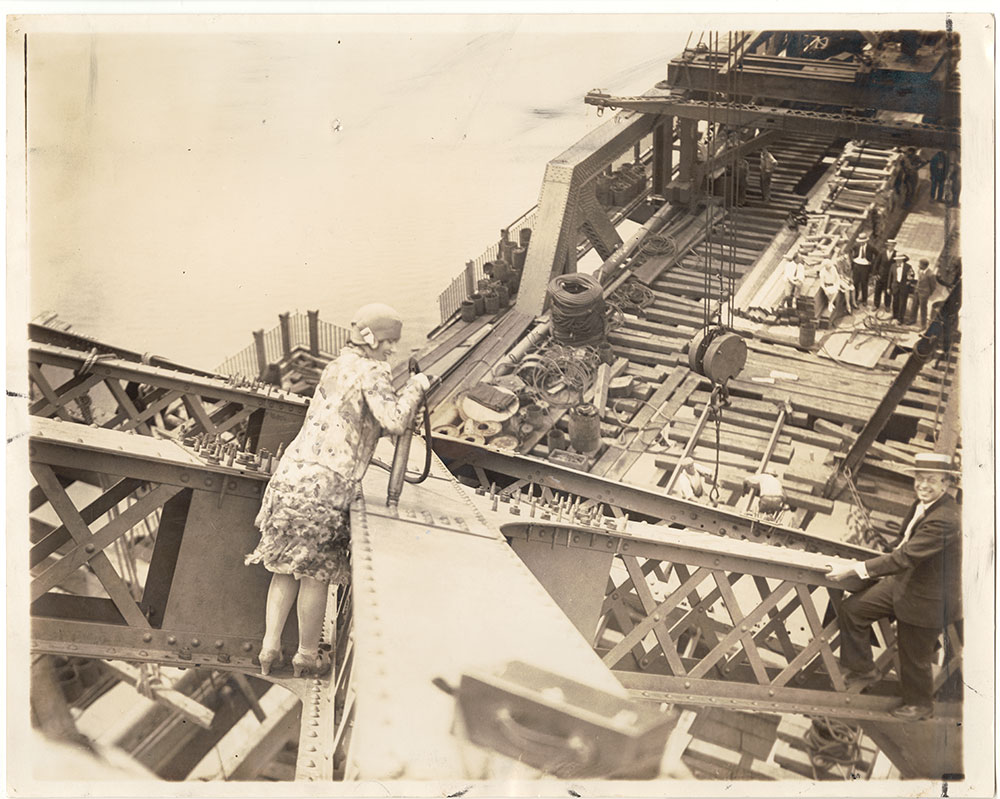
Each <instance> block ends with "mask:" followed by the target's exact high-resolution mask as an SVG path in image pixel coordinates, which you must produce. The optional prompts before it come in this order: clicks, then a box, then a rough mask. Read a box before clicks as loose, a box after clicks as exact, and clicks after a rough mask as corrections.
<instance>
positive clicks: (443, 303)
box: [438, 147, 679, 325]
mask: <svg viewBox="0 0 1000 799" xmlns="http://www.w3.org/2000/svg"><path fill="white" fill-rule="evenodd" d="M623 154H624V151H623ZM618 157H619V158H620V157H621V155H619V156H618ZM652 157H653V148H652V147H647V148H645V149H644V150H643V151H642V153H641V155H640V157H639V161H640V163H642V164H644V165H645V164H648V163H649V162H650V161H651V160H652ZM616 160H617V159H616ZM678 171H679V166H675V167H674V170H673V175H674V176H676V175H677V173H678ZM646 194H648V191H643V192H640V194H639V198H637V199H636V200H634V201H633V202H632V203H629V204H628V205H627V206H626V208H625V209H619V210H618V211H617V213H615V214H614V215H613V216H612V224H615V225H617V224H618V222H620V221H621V220H622V219H623V218H624V216H625V215H626V214H627V213H628V212H629V211H631V209H632V207H634V205H635V204H637V203H638V201H639V199H641V198H642V197H644V196H646ZM537 216H538V205H537V204H536V205H534V206H532V207H531V208H529V209H528V210H527V211H525V212H524V213H523V214H521V216H519V217H518V218H517V219H516V220H514V221H513V222H512V223H511V224H510V225H508V226H507V227H506V230H507V231H508V232H509V235H510V239H511V241H513V242H515V244H516V243H517V240H518V238H519V236H520V232H521V230H522V229H524V228H528V229H533V228H534V226H535V221H536V218H537ZM590 249H591V244H590V241H589V240H586V239H585V240H584V241H582V242H581V243H580V245H579V246H578V248H577V254H576V255H577V258H582V257H583V256H584V255H586V253H587V252H588V251H589V250H590ZM499 251H500V244H499V242H497V243H495V244H492V245H490V246H489V247H488V248H487V249H486V251H485V252H483V253H482V255H480V256H479V257H478V258H476V259H475V260H473V261H469V262H468V263H467V264H466V265H465V269H464V270H463V271H462V272H461V273H460V274H459V275H457V276H456V277H455V278H454V279H453V280H452V281H451V283H450V284H449V285H448V288H446V289H445V290H444V291H443V292H441V295H440V296H439V297H438V307H439V308H440V311H441V324H442V325H443V324H445V322H447V321H448V320H449V319H451V317H452V316H453V315H454V314H455V313H457V312H458V309H459V308H460V307H461V305H462V300H464V299H465V298H466V297H468V296H469V295H470V294H472V293H473V292H474V291H475V290H476V286H477V285H478V283H479V281H480V280H481V279H482V278H483V277H485V272H484V267H485V265H486V264H487V263H489V262H490V261H492V260H494V259H495V258H496V257H497V255H498V254H499Z"/></svg>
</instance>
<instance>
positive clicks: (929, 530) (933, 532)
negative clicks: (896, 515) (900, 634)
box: [865, 494, 962, 627]
mask: <svg viewBox="0 0 1000 799" xmlns="http://www.w3.org/2000/svg"><path fill="white" fill-rule="evenodd" d="M916 508H917V503H915V502H914V503H913V507H911V508H910V512H909V513H908V514H906V518H905V519H904V520H903V527H902V529H903V530H906V527H907V525H908V524H909V523H910V519H912V518H913V514H914V512H915V511H916ZM865 568H866V569H868V574H869V575H870V576H872V577H885V578H886V579H887V580H890V581H891V583H892V605H893V609H894V611H895V614H896V618H897V619H899V620H900V621H904V622H906V623H907V624H913V625H915V626H917V627H945V626H947V625H948V624H950V623H951V622H953V621H955V620H956V619H960V618H962V514H961V509H960V508H959V507H958V503H957V502H955V499H954V498H953V497H952V496H951V495H949V494H945V495H944V496H943V497H941V498H940V499H939V500H938V501H937V502H935V503H934V504H933V505H931V506H930V508H929V509H928V510H927V513H926V514H925V515H924V517H923V518H922V519H921V520H920V521H919V522H917V524H916V526H915V527H914V530H913V532H912V533H911V534H910V538H909V539H908V540H907V542H906V543H905V544H903V545H902V546H900V547H896V549H894V550H893V551H892V552H887V553H886V554H884V555H879V556H878V557H874V558H871V559H869V560H866V561H865Z"/></svg>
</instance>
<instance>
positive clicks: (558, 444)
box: [546, 427, 569, 452]
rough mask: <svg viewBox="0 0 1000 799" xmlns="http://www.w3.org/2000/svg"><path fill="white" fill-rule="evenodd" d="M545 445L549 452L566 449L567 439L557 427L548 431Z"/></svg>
mask: <svg viewBox="0 0 1000 799" xmlns="http://www.w3.org/2000/svg"><path fill="white" fill-rule="evenodd" d="M546 444H548V447H549V452H551V451H552V450H554V449H566V447H567V445H568V444H569V439H568V438H567V437H566V434H565V433H564V432H563V431H562V430H560V429H559V428H558V427H553V428H552V429H551V430H549V435H548V438H547V439H546Z"/></svg>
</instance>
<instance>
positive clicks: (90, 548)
mask: <svg viewBox="0 0 1000 799" xmlns="http://www.w3.org/2000/svg"><path fill="white" fill-rule="evenodd" d="M96 550H97V548H96V547H95V546H94V545H93V544H87V545H86V546H85V547H84V548H83V551H84V552H87V553H91V554H92V553H94V552H95V551H96Z"/></svg>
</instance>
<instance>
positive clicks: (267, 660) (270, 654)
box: [257, 649, 285, 677]
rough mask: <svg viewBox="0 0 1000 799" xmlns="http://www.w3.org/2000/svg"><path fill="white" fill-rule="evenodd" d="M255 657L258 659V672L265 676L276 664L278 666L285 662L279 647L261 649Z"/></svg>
mask: <svg viewBox="0 0 1000 799" xmlns="http://www.w3.org/2000/svg"><path fill="white" fill-rule="evenodd" d="M257 659H258V660H259V661H260V673H261V676H262V677H266V676H267V675H268V674H270V673H271V669H273V668H275V667H276V666H279V667H280V666H281V665H282V664H283V663H284V662H285V659H284V657H282V655H281V650H280V649H261V650H260V654H259V655H258V656H257Z"/></svg>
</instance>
